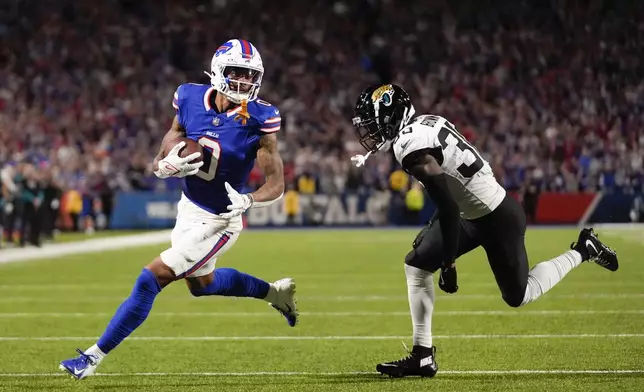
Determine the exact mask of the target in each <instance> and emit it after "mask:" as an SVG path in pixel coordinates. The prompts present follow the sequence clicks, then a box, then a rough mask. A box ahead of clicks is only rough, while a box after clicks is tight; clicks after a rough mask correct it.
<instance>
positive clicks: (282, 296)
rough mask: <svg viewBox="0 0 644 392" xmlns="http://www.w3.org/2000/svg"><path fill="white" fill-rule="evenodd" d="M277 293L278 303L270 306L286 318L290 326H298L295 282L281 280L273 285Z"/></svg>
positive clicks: (286, 279) (285, 279)
mask: <svg viewBox="0 0 644 392" xmlns="http://www.w3.org/2000/svg"><path fill="white" fill-rule="evenodd" d="M273 286H274V287H275V290H276V291H277V301H275V302H274V303H271V304H270V305H271V306H272V307H274V308H275V309H276V310H277V311H278V312H280V313H281V314H282V316H284V318H285V319H286V321H287V322H288V325H290V326H291V327H294V326H295V324H297V316H298V313H297V301H296V300H295V281H294V280H293V279H291V278H284V279H280V280H278V281H276V282H274V283H273Z"/></svg>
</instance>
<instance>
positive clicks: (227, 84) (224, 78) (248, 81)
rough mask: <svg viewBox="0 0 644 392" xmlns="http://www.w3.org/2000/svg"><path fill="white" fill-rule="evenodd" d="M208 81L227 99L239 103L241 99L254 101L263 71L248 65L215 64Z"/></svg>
mask: <svg viewBox="0 0 644 392" xmlns="http://www.w3.org/2000/svg"><path fill="white" fill-rule="evenodd" d="M206 74H207V75H208V76H210V82H211V84H212V86H213V87H214V88H215V90H217V91H219V92H220V93H222V94H223V95H225V96H226V98H228V100H229V101H231V102H233V103H236V104H240V103H241V102H242V101H244V100H246V101H249V102H250V101H254V100H255V99H257V95H258V94H259V88H260V86H261V84H262V76H264V71H263V70H262V69H259V68H255V67H249V66H239V65H234V66H230V65H229V66H225V65H223V64H222V65H217V67H216V69H215V72H214V73H213V74H210V73H208V72H206Z"/></svg>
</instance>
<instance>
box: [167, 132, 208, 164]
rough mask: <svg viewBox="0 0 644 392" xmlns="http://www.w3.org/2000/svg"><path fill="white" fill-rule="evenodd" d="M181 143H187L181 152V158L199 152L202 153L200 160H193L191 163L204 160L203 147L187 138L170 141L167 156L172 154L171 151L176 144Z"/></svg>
mask: <svg viewBox="0 0 644 392" xmlns="http://www.w3.org/2000/svg"><path fill="white" fill-rule="evenodd" d="M180 142H186V145H185V146H184V147H183V148H182V149H181V150H179V156H180V157H182V158H184V157H187V156H188V155H190V154H192V153H195V152H198V153H200V156H199V158H197V159H194V160H192V161H191V162H190V163H194V162H199V161H201V160H203V147H201V145H200V144H199V143H197V142H195V141H194V140H192V139H188V138H187V137H180V138H177V139H174V140H171V141H169V142H168V143H167V145H166V146H165V154H166V155H167V154H168V153H169V152H170V150H172V147H174V146H175V145H176V144H178V143H180Z"/></svg>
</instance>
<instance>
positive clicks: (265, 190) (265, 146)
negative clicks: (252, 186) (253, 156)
mask: <svg viewBox="0 0 644 392" xmlns="http://www.w3.org/2000/svg"><path fill="white" fill-rule="evenodd" d="M257 164H258V165H259V168H260V169H261V170H262V172H263V173H264V177H266V182H265V183H264V185H262V186H261V187H260V188H259V189H258V190H256V191H255V192H253V193H251V197H252V198H253V202H254V203H262V202H267V201H272V200H275V199H278V198H280V197H281V196H282V194H283V193H284V164H283V163H282V157H281V156H280V153H279V150H278V148H277V136H276V135H275V134H268V135H264V136H262V137H261V138H260V140H259V149H258V150H257Z"/></svg>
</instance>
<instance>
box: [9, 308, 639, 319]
mask: <svg viewBox="0 0 644 392" xmlns="http://www.w3.org/2000/svg"><path fill="white" fill-rule="evenodd" d="M597 314H602V315H607V314H619V315H621V314H644V310H632V309H631V310H524V311H520V310H515V311H513V310H489V311H488V310H453V311H437V312H434V315H437V316H554V315H564V316H566V315H597ZM113 315H114V313H108V312H89V313H86V312H68V313H65V312H30V313H27V312H21V313H0V319H1V318H21V317H37V318H40V317H108V316H113ZM300 315H301V316H308V317H389V316H402V317H408V316H409V312H300ZM150 316H157V317H274V316H275V312H151V313H150Z"/></svg>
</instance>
